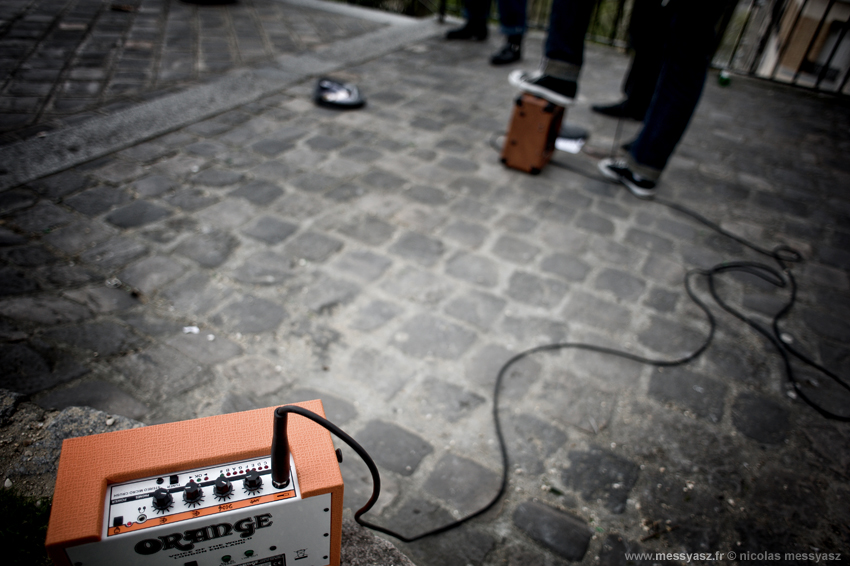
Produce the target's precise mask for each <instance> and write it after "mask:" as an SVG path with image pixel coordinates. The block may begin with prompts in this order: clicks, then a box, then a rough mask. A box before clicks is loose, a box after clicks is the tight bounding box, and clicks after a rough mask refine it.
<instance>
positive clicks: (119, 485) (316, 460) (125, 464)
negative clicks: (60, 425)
mask: <svg viewBox="0 0 850 566" xmlns="http://www.w3.org/2000/svg"><path fill="white" fill-rule="evenodd" d="M295 405H297V406H298V407H302V408H304V409H308V410H309V411H312V412H313V413H316V414H318V415H319V416H324V411H323V409H322V403H321V401H318V400H317V401H307V402H304V403H296V404H295ZM276 422H277V421H276V415H275V408H274V407H270V408H268V409H258V410H255V411H246V412H242V413H232V414H228V415H219V416H215V417H207V418H202V419H196V420H191V421H183V422H176V423H168V424H162V425H156V426H147V427H142V428H136V429H131V430H123V431H117V432H110V433H106V434H97V435H92V436H84V437H80V438H71V439H67V440H65V441H64V443H63V444H62V455H61V457H60V459H59V470H58V474H57V478H56V489H55V492H54V497H53V507H52V511H51V515H50V524H49V526H48V530H47V541H46V546H47V552H48V555H49V556H50V558H51V559H52V560H53V562H54V564H56V565H57V566H115V565H116V564H120V565H121V566H160V565H166V564H167V565H169V566H338V565H339V561H340V545H341V535H342V497H343V483H342V475H341V474H340V470H339V463H338V455H337V452H336V451H335V449H334V445H333V442H332V441H331V435H330V432H329V431H328V430H327V429H326V428H323V427H322V426H319V425H318V424H316V423H314V422H311V421H310V420H308V419H306V418H303V417H300V416H297V415H296V416H293V417H292V418H291V419H289V420H288V422H289V424H288V449H289V450H288V451H286V450H283V451H280V453H281V454H283V456H282V457H281V458H285V461H286V464H285V465H281V464H280V463H276V462H277V460H279V459H280V458H278V459H276V458H275V457H274V455H273V453H274V450H273V448H272V445H273V429H274V427H275V426H277V424H274V425H273V423H276ZM284 426H287V425H286V423H285V422H284ZM278 442H279V443H280V442H281V441H278ZM282 443H283V444H284V445H286V444H287V439H286V438H284V439H283V441H282ZM276 467H277V470H276V469H275V468H276Z"/></svg>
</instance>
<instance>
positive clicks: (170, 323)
mask: <svg viewBox="0 0 850 566" xmlns="http://www.w3.org/2000/svg"><path fill="white" fill-rule="evenodd" d="M411 29H412V28H411ZM437 30H438V32H439V31H440V30H439V28H437ZM371 33H379V32H371ZM364 37H367V39H368V35H367V36H364ZM497 41H498V40H497V38H492V39H491V40H490V42H489V43H468V44H464V43H446V42H444V41H443V40H442V39H440V38H439V37H438V36H436V35H435V36H434V37H430V38H425V39H411V40H409V41H408V42H407V43H406V44H404V45H403V46H402V47H401V48H392V49H389V50H388V51H387V52H385V53H384V54H382V55H380V56H375V57H370V58H368V59H364V60H363V61H361V62H355V63H351V64H348V65H347V66H346V67H345V68H344V69H343V70H342V71H340V74H341V76H342V77H343V78H345V79H347V80H352V81H355V82H356V83H357V84H358V85H360V86H361V87H362V89H363V90H364V93H365V95H366V96H367V98H368V101H369V104H368V106H367V107H366V108H365V109H363V110H360V111H354V112H348V113H338V112H333V111H329V110H326V109H320V108H318V107H315V106H314V105H313V104H312V103H311V102H310V94H311V90H312V86H313V79H312V78H310V77H309V76H308V75H304V76H305V78H304V79H303V80H301V81H300V82H296V83H294V84H291V85H288V86H286V87H285V88H279V89H277V90H274V91H273V92H268V93H266V95H265V96H263V97H260V98H257V99H256V100H254V101H252V102H250V103H246V104H241V105H238V106H236V107H233V108H232V109H230V110H227V111H223V112H221V113H220V114H218V115H216V116H213V117H210V118H207V119H204V120H200V121H195V122H193V123H190V124H187V125H185V126H181V127H179V128H177V129H176V130H174V131H171V132H170V133H167V134H165V135H160V136H158V137H154V138H152V139H149V140H147V141H144V142H139V143H133V144H129V145H128V146H127V147H126V148H123V149H120V150H118V151H114V152H112V153H109V154H107V155H105V156H104V157H101V158H98V159H95V160H92V161H89V162H85V163H79V164H76V165H74V166H73V167H71V168H69V169H66V170H63V171H61V172H58V173H55V174H52V175H50V176H46V177H42V178H38V179H34V180H32V181H31V182H27V183H26V184H24V185H20V186H16V187H12V188H9V189H7V190H5V191H3V192H0V210H2V215H3V216H2V222H3V224H2V227H0V242H1V243H2V248H0V261H2V267H0V281H2V287H0V292H2V295H3V296H2V298H0V337H2V341H3V342H2V346H0V360H2V362H0V366H2V367H3V368H4V371H3V375H2V379H0V387H4V388H7V389H11V390H14V391H17V392H19V393H23V394H26V395H29V396H30V397H31V398H32V399H33V400H34V401H36V402H37V403H39V404H41V405H42V406H44V407H64V406H68V405H74V404H85V405H90V406H93V407H95V408H98V409H101V410H104V411H106V412H108V413H111V414H120V415H123V416H127V417H131V418H134V419H139V420H141V421H143V422H145V423H148V424H154V423H160V422H166V421H174V420H180V419H187V418H193V417H201V416H207V415H214V414H219V413H224V412H230V411H238V410H245V409H251V408H255V407H260V406H269V405H274V404H281V403H286V402H294V401H300V400H306V399H311V398H321V399H322V400H323V402H324V403H325V407H326V409H327V411H328V414H329V417H330V418H331V419H332V420H333V421H335V422H336V423H337V424H339V425H340V426H342V427H343V428H344V429H346V430H347V431H348V432H349V433H350V434H352V435H353V436H354V437H355V438H356V439H358V441H360V442H361V443H362V444H363V445H364V446H365V447H366V448H367V450H369V451H370V453H371V454H372V455H373V457H374V458H375V460H376V461H377V463H378V464H379V467H380V468H381V471H382V478H383V482H384V491H383V492H382V496H381V499H380V501H379V504H378V508H377V509H376V510H375V511H374V512H373V513H372V516H374V517H375V519H374V520H375V521H377V522H380V523H382V524H385V525H389V526H391V527H392V528H394V529H398V530H400V531H402V532H404V533H405V534H407V535H413V534H416V533H418V532H422V531H423V530H425V529H429V528H431V527H436V526H439V525H441V524H444V523H446V522H448V521H451V520H453V519H455V518H458V517H461V516H463V515H465V514H466V513H469V512H472V511H474V510H476V509H478V508H479V507H480V506H481V505H483V504H484V503H486V502H487V501H488V500H489V499H490V498H491V497H492V496H493V495H494V494H495V493H496V491H497V490H498V487H499V477H500V456H499V453H498V449H497V448H498V447H497V444H496V440H495V433H494V428H493V423H492V419H491V409H492V403H493V384H494V381H495V378H496V373H497V371H498V369H499V367H500V366H501V365H502V364H503V363H504V362H505V361H506V360H508V359H509V358H510V357H511V356H513V355H514V354H516V353H517V352H520V351H522V350H524V349H527V348H531V347H535V346H540V345H542V344H547V343H552V342H562V341H567V340H569V341H581V342H587V343H593V344H598V345H602V346H607V347H612V348H622V349H626V350H629V351H631V352H634V353H636V354H639V355H643V356H647V357H651V358H662V359H670V358H675V357H679V356H682V355H683V354H686V353H688V352H690V351H692V350H693V349H694V348H696V347H697V346H698V345H699V344H700V343H701V341H702V340H703V339H704V337H705V336H706V335H707V333H708V325H707V323H706V321H705V316H704V315H703V314H702V312H701V311H700V310H699V309H698V308H697V307H695V306H694V305H693V304H692V303H691V301H690V300H689V299H688V297H687V294H686V293H685V291H684V289H683V286H682V280H683V277H684V274H685V272H686V271H687V270H689V269H692V268H695V267H701V268H707V267H710V266H712V265H714V264H718V263H720V262H731V261H744V260H746V261H760V262H766V263H769V262H768V260H767V259H766V258H764V257H761V256H759V255H758V254H756V253H755V252H752V251H750V250H749V249H747V248H745V247H744V246H742V245H740V244H739V243H737V242H735V241H733V240H730V239H728V238H725V237H721V236H719V235H718V234H716V233H714V232H713V231H711V230H709V229H707V228H706V227H704V226H702V225H699V224H696V223H695V222H693V221H692V220H691V219H689V218H688V217H686V216H683V215H681V214H680V213H678V212H675V211H673V210H671V209H669V208H666V207H664V206H661V205H659V204H658V203H653V202H646V201H638V200H636V199H634V198H632V197H630V196H629V194H628V193H627V192H626V191H625V190H624V189H622V188H620V187H618V186H615V185H612V184H609V183H606V182H604V181H602V180H600V179H599V176H598V175H597V174H596V173H595V171H596V169H595V158H596V157H599V156H601V155H605V154H607V153H608V152H609V151H610V148H611V147H612V146H615V145H616V144H617V143H619V142H622V141H625V140H627V139H629V136H631V135H633V134H634V132H635V130H636V127H637V126H636V125H635V124H633V123H629V124H623V125H622V128H619V127H618V124H617V123H616V122H615V121H613V120H611V119H608V118H604V117H600V116H595V115H593V114H591V113H590V111H589V104H590V102H591V101H593V102H596V101H605V100H613V99H615V98H616V96H617V90H618V87H619V83H620V80H621V78H622V76H623V73H624V71H625V69H626V66H627V60H626V59H625V57H624V56H623V55H622V54H620V53H618V52H616V51H613V50H610V49H608V48H602V47H598V46H592V45H591V46H589V47H588V53H587V63H586V66H585V71H584V74H583V78H582V83H581V97H580V100H579V102H578V104H577V106H576V107H575V108H573V109H571V110H570V112H569V121H571V122H574V123H578V124H582V125H584V126H587V127H588V128H589V129H590V130H591V131H592V138H591V142H592V143H591V144H590V145H589V147H587V148H586V151H585V153H584V154H582V155H578V156H570V155H563V154H559V155H557V156H556V157H555V159H556V160H557V161H558V162H559V163H561V164H564V165H566V166H568V167H569V168H564V167H557V166H555V165H554V164H551V165H549V166H547V167H546V168H545V169H544V171H543V172H542V174H540V175H539V176H528V175H525V174H523V173H520V172H517V171H513V170H507V169H505V168H503V167H502V166H501V165H500V164H499V162H498V158H497V153H496V152H495V151H494V150H493V148H492V147H491V138H492V137H493V136H494V135H495V134H498V133H500V132H502V131H504V129H505V127H506V125H507V123H508V120H509V117H510V112H511V109H512V100H513V96H514V94H515V93H514V92H513V91H512V89H511V88H510V86H509V85H508V84H507V81H506V74H507V73H506V71H505V70H502V69H496V68H493V67H490V66H489V65H487V64H486V58H487V56H488V55H489V53H490V52H491V51H493V50H494V48H496V47H497ZM540 43H541V37H539V36H535V37H532V38H531V39H530V40H529V44H528V45H527V48H526V52H527V53H528V54H534V53H539V48H540ZM314 56H315V57H319V55H311V57H314ZM305 57H306V56H305ZM528 59H529V60H527V61H526V63H527V65H528V66H533V65H534V64H535V63H536V62H535V61H533V60H532V59H533V55H528ZM314 60H315V59H310V61H314ZM299 61H302V59H297V58H294V59H287V60H285V61H283V62H280V63H279V64H280V65H282V66H286V65H295V66H297V64H298V62H299ZM119 117H120V113H119ZM848 125H850V116H849V115H848V110H847V108H846V106H845V105H843V104H841V103H840V102H837V101H835V100H833V99H830V98H825V97H818V96H813V95H810V94H808V93H805V92H802V91H795V90H789V89H786V88H781V87H778V86H776V85H771V84H769V83H764V82H754V81H749V80H745V79H743V78H738V77H735V78H733V80H732V84H731V86H729V87H726V88H722V87H720V86H718V85H717V83H716V80H710V81H709V83H708V85H707V87H706V92H705V95H704V98H703V101H702V103H701V106H700V108H699V110H698V112H697V114H696V115H695V117H694V120H693V123H692V125H691V128H690V130H689V132H688V134H687V136H686V138H685V139H684V140H683V142H682V144H681V146H680V147H679V149H678V151H677V153H676V155H675V157H674V159H673V160H672V162H671V164H670V166H669V168H668V170H667V171H666V172H665V176H664V178H663V182H662V184H661V185H660V193H661V195H662V196H664V197H665V198H668V199H670V200H672V201H674V202H676V203H679V204H682V205H685V206H688V207H691V208H693V209H696V210H698V211H699V212H700V213H701V214H703V215H704V216H706V217H708V218H709V219H712V220H715V221H717V222H719V223H720V224H722V226H723V227H724V228H726V229H728V230H730V231H732V232H734V233H736V234H740V235H743V236H745V237H746V238H749V239H751V240H753V241H754V242H756V243H757V244H759V245H761V246H763V247H767V248H771V247H773V246H774V245H776V244H778V243H780V242H785V243H787V244H789V245H792V246H794V247H795V248H796V249H798V250H800V251H801V253H802V254H803V256H804V257H805V262H803V263H801V264H797V265H794V266H793V268H792V271H793V274H794V277H795V278H796V281H797V283H798V284H799V291H798V296H797V300H798V303H797V305H796V306H795V308H794V310H793V311H792V312H791V314H790V316H788V317H787V320H786V321H784V322H783V323H782V329H783V332H784V333H785V334H787V336H786V338H787V339H788V340H790V341H793V344H794V345H795V346H796V347H798V348H799V349H800V350H802V351H804V352H807V353H808V354H809V355H810V356H811V357H813V358H814V359H815V360H817V361H819V362H821V363H823V364H825V365H826V366H828V367H830V368H832V369H833V370H834V371H835V372H837V373H838V374H839V375H841V376H843V377H844V379H847V378H848V377H850V371H848V355H850V349H848V344H850V324H848V322H847V321H848V320H850V299H848V297H850V294H848V289H850V278H848V276H850V252H848V250H849V249H850V228H848V226H850V223H848V219H850V201H848V196H847V190H846V189H847V187H848V186H850V162H848V161H847V159H846V155H847V151H848V149H850V135H848V132H850V130H848ZM0 155H3V154H2V153H0ZM718 291H719V293H720V294H721V295H722V296H724V297H726V298H727V299H728V300H729V301H730V302H731V303H732V304H734V305H738V306H739V307H741V308H744V309H745V310H746V312H748V313H750V314H751V315H752V316H754V317H756V318H757V319H758V320H759V321H760V322H761V323H762V324H767V323H768V318H767V317H768V316H769V315H770V314H771V313H773V312H775V311H776V310H777V309H779V308H781V306H782V303H783V301H784V300H785V299H786V298H787V296H788V291H787V289H775V288H774V287H773V286H771V285H769V284H768V283H767V282H765V281H762V280H760V279H757V278H755V277H752V276H748V275H725V276H721V277H720V280H719V281H718ZM696 292H697V293H698V294H699V296H701V297H705V296H707V294H708V291H707V287H706V285H705V282H704V281H703V282H699V283H697V284H696ZM712 311H713V312H714V313H715V316H716V317H717V321H718V328H717V331H716V336H715V340H714V343H713V344H712V346H711V347H710V348H709V350H708V351H707V352H706V353H705V354H704V355H702V356H700V357H699V358H698V359H696V360H695V361H693V362H691V363H689V364H687V365H685V366H681V367H676V368H656V367H650V366H646V365H642V364H639V363H636V362H632V361H626V360H622V359H617V358H611V357H604V356H601V355H598V354H592V353H589V352H582V351H575V350H561V351H557V352H547V353H541V354H537V355H534V356H532V357H528V358H525V359H524V360H522V361H521V362H519V363H518V364H516V365H515V366H513V367H512V368H511V370H510V371H509V372H508V374H507V376H506V379H505V383H504V387H503V390H502V401H501V406H502V412H503V425H504V428H505V431H506V435H507V443H508V449H509V453H510V468H509V469H510V479H509V485H508V491H507V495H506V497H505V498H504V499H503V500H502V501H501V502H500V503H499V505H498V506H497V507H496V508H494V509H493V510H491V511H490V512H488V513H487V514H485V515H484V516H482V517H481V518H479V519H476V520H474V521H472V522H471V523H469V524H467V525H465V526H463V527H461V528H459V529H457V530H454V531H451V532H449V533H447V534H444V535H441V536H439V537H436V538H433V539H430V540H424V541H421V542H418V543H413V544H407V545H405V544H401V543H399V547H400V548H401V549H402V550H403V551H404V552H405V553H406V554H408V555H409V556H411V557H412V559H413V560H414V561H415V562H416V563H417V564H418V565H420V566H456V565H457V566H465V565H467V564H475V565H479V564H481V565H511V566H521V565H562V564H566V563H568V562H579V563H582V564H626V563H635V562H639V563H646V564H650V563H659V562H665V563H666V562H670V563H679V562H687V561H690V562H691V563H694V562H699V560H693V559H691V560H687V559H685V558H684V557H681V556H680V557H670V559H669V560H659V559H651V560H650V559H646V560H631V561H628V560H627V559H626V556H625V552H627V551H632V550H640V549H645V550H648V551H652V552H689V553H694V552H701V553H730V552H736V553H739V555H740V556H744V557H746V556H747V554H746V553H766V552H770V553H782V555H781V559H780V560H775V561H774V560H769V561H770V563H771V564H773V563H795V564H798V563H802V562H805V561H806V560H805V559H802V560H801V559H798V558H796V557H793V556H786V555H785V554H784V553H786V552H794V553H814V552H820V553H842V557H841V558H840V560H832V561H826V562H827V563H830V564H834V563H845V564H846V563H848V556H850V504H848V499H850V488H848V484H847V480H848V470H850V428H848V426H847V425H846V424H841V423H836V422H834V421H829V420H826V419H825V418H823V417H821V416H820V415H818V414H817V413H816V412H815V411H814V410H812V409H811V408H809V407H808V406H807V405H805V404H804V403H802V401H801V400H800V399H799V397H795V396H794V395H791V394H789V388H788V385H787V382H786V380H785V378H784V376H783V368H782V364H781V361H780V358H779V357H778V356H777V355H775V354H774V353H771V351H770V349H769V345H768V344H767V342H766V340H764V339H763V338H762V337H761V336H760V335H759V334H757V333H756V332H755V331H753V330H751V329H749V328H747V327H746V326H744V325H743V324H742V323H741V322H740V321H738V320H737V319H735V318H734V317H732V316H730V315H728V314H725V313H723V312H722V311H720V309H719V308H717V307H714V308H713V309H712ZM795 367H797V369H798V372H799V375H800V377H801V380H802V381H803V385H802V387H803V390H804V391H805V392H806V394H807V395H809V396H811V397H813V398H815V399H816V400H818V402H820V403H822V404H824V405H825V406H828V407H830V408H832V409H833V410H836V411H844V414H847V408H848V403H847V396H846V395H844V396H842V393H841V392H840V390H839V389H838V388H837V387H835V386H834V385H831V382H830V381H829V380H828V379H825V378H824V377H823V376H821V375H819V374H818V373H816V372H814V371H812V370H808V369H806V368H805V367H803V366H798V364H796V363H795ZM344 450H345V449H344ZM343 475H344V478H345V480H346V497H347V502H346V505H347V506H348V507H351V508H354V509H356V508H359V507H360V506H361V505H362V504H363V502H365V500H366V498H367V496H368V493H369V492H370V489H371V484H370V482H369V479H368V477H367V473H366V471H365V467H363V466H362V465H360V464H359V463H358V462H357V461H356V457H355V456H354V455H353V454H351V453H348V452H346V458H345V461H344V463H343ZM17 479H20V478H16V481H17ZM816 549H817V550H816ZM715 556H717V555H715ZM736 561H737V560H735V559H731V555H729V554H724V558H723V562H725V563H734V562H736ZM751 561H752V562H758V561H759V560H756V559H753V560H748V559H747V558H743V559H742V560H741V562H751ZM765 561H768V560H762V562H765ZM813 561H814V560H812V562H813ZM821 562H824V560H823V559H821Z"/></svg>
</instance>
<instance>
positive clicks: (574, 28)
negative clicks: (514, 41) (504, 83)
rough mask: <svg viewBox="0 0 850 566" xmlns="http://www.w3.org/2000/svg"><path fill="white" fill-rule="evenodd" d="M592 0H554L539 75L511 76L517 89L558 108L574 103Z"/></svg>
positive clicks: (582, 61)
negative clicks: (551, 103) (543, 99)
mask: <svg viewBox="0 0 850 566" xmlns="http://www.w3.org/2000/svg"><path fill="white" fill-rule="evenodd" d="M593 5H594V0H554V1H553V2H552V11H551V13H550V14H549V33H548V35H547V37H546V44H545V46H544V57H543V63H542V65H541V69H540V74H539V75H538V76H536V77H531V76H530V75H528V74H523V73H519V74H514V73H512V74H511V77H510V79H511V82H512V83H514V84H516V85H518V86H519V87H520V88H521V89H523V90H525V91H526V92H529V93H531V94H534V95H536V96H540V97H542V98H545V99H546V100H549V101H550V102H553V103H554V104H557V105H559V106H568V105H570V104H572V103H573V101H574V100H575V96H576V92H577V91H578V77H579V73H580V71H581V66H582V64H583V63H584V36H585V35H586V34H587V27H588V25H590V16H591V14H592V13H593Z"/></svg>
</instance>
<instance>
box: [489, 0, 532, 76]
mask: <svg viewBox="0 0 850 566" xmlns="http://www.w3.org/2000/svg"><path fill="white" fill-rule="evenodd" d="M526 5H527V4H526V0H499V24H500V26H499V27H500V30H501V32H502V34H503V35H504V36H505V45H504V46H503V47H502V49H500V50H499V51H497V52H496V53H494V54H493V56H492V57H491V58H490V63H492V64H493V65H508V64H510V63H513V62H515V61H519V60H520V58H521V57H522V39H523V37H524V35H525V31H526V19H525V18H526Z"/></svg>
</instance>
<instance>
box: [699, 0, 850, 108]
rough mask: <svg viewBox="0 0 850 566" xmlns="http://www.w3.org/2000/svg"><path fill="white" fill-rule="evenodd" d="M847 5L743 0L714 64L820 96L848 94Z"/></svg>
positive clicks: (845, 0)
mask: <svg viewBox="0 0 850 566" xmlns="http://www.w3.org/2000/svg"><path fill="white" fill-rule="evenodd" d="M848 22H850V0H741V1H740V2H738V5H737V7H736V10H735V13H734V14H733V17H732V18H731V20H730V22H729V26H728V27H727V29H726V34H725V36H724V39H723V42H721V44H720V47H719V48H718V50H717V52H716V53H715V56H714V60H713V64H714V65H715V66H716V67H720V68H726V69H730V70H732V71H735V72H738V73H744V74H747V75H750V76H754V77H760V78H764V79H769V80H772V81H777V82H782V83H788V84H793V85H795V86H800V87H804V88H809V89H814V90H818V91H821V92H832V93H837V94H842V95H847V94H850V86H848V78H850V38H848V36H847V32H848Z"/></svg>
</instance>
